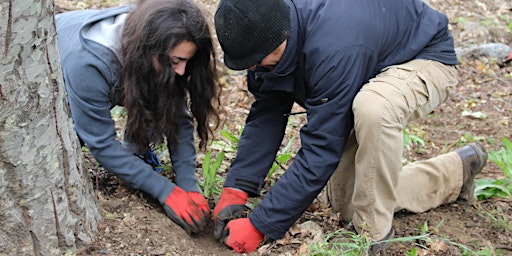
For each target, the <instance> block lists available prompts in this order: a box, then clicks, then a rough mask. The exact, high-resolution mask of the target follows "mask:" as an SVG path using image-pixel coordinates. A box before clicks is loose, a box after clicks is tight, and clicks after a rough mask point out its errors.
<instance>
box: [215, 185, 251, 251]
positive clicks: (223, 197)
mask: <svg viewBox="0 0 512 256" xmlns="http://www.w3.org/2000/svg"><path fill="white" fill-rule="evenodd" d="M247 197H248V195H247V193H245V192H244V191H242V190H240V189H236V188H228V187H226V188H224V189H223V190H222V193H221V194H220V199H219V202H218V203H217V205H216V206H215V209H214V210H213V221H214V223H215V228H214V230H213V235H214V236H215V239H217V240H219V241H221V242H222V241H223V240H224V235H223V234H224V228H225V227H226V225H227V224H228V222H229V221H230V220H233V219H237V218H245V217H247V214H248V213H249V207H247V206H245V203H247Z"/></svg>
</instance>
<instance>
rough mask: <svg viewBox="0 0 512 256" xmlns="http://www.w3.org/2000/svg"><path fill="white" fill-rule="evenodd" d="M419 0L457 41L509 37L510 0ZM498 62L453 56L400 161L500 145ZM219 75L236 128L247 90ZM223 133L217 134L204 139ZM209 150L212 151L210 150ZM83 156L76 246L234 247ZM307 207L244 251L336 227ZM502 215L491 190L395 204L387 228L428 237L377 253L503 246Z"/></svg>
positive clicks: (293, 129) (508, 243) (281, 249)
mask: <svg viewBox="0 0 512 256" xmlns="http://www.w3.org/2000/svg"><path fill="white" fill-rule="evenodd" d="M55 2H56V5H57V7H58V9H57V10H59V11H67V10H72V9H77V8H78V9H84V8H104V7H108V6H110V5H114V4H112V3H111V2H108V1H100V0H84V1H76V0H56V1H55ZM195 2H197V3H198V4H200V5H202V6H203V7H205V10H206V11H207V12H208V13H209V14H208V15H209V17H210V18H211V14H212V13H213V12H214V11H215V8H216V4H217V2H218V0H195ZM429 3H430V4H431V5H432V6H433V7H434V8H436V9H437V10H439V11H441V12H443V13H446V14H447V16H448V18H449V19H450V21H451V23H450V28H451V30H452V33H453V35H454V39H455V45H456V47H457V48H467V47H472V46H476V45H483V44H487V43H503V44H509V45H510V44H512V25H509V23H510V22H511V21H512V10H511V8H512V4H511V2H510V0H477V1H464V0H435V1H433V0H431V1H429ZM117 4H119V2H117ZM218 56H219V57H221V56H222V54H221V53H220V49H219V54H218ZM501 61H502V60H500V59H495V58H487V57H485V56H475V58H468V59H464V60H461V63H460V65H459V72H460V83H459V84H458V85H457V86H456V87H455V88H453V90H452V95H451V97H450V99H449V100H448V101H447V102H445V103H444V104H443V105H442V106H441V107H440V108H439V109H437V110H436V111H435V112H433V113H432V114H431V115H429V117H428V118H424V119H422V120H419V121H415V122H412V123H410V125H409V127H408V131H409V132H410V133H411V134H413V135H416V136H418V137H419V138H421V140H423V141H424V142H425V144H424V145H412V146H413V148H412V149H411V150H407V151H406V154H405V155H404V158H405V159H406V160H407V161H414V160H418V159H427V158H430V157H433V156H436V155H439V154H442V153H445V152H449V151H452V150H454V149H455V148H457V147H459V146H461V145H464V144H466V143H469V142H472V141H480V142H481V143H483V144H484V145H485V146H486V147H487V149H488V150H498V149H499V148H500V146H502V145H503V144H502V143H501V140H500V138H501V137H506V138H508V139H509V140H510V139H511V138H512V136H511V131H512V130H511V122H512V120H510V119H511V116H512V87H511V85H512V65H510V64H508V65H502V62H501ZM223 81H224V85H225V86H224V88H223V90H224V91H223V96H222V107H223V115H222V118H223V120H224V124H223V127H224V129H225V130H227V131H229V132H230V133H231V134H234V135H236V136H238V135H239V131H240V128H241V127H242V126H243V123H244V120H245V117H246V115H247V113H248V109H249V107H250V104H251V102H252V98H251V95H250V94H249V92H248V91H247V89H246V86H245V83H244V82H245V79H244V77H243V73H240V72H232V71H229V72H226V73H225V76H224V78H223ZM468 113H470V115H468ZM289 123H290V125H289V127H288V129H287V135H286V139H285V141H284V142H283V145H287V142H288V141H289V140H290V139H291V138H294V137H295V135H297V133H298V130H299V128H300V125H302V124H304V123H305V119H304V117H303V116H301V115H297V116H292V117H291V119H290V122H289ZM217 135H218V134H217ZM223 139H224V138H223V136H220V135H218V136H217V138H215V139H214V140H218V141H222V140H223ZM291 145H292V150H295V151H296V150H297V149H298V147H299V142H298V141H292V143H291ZM212 151H213V153H212V154H213V155H214V156H215V152H216V151H215V150H212ZM295 151H294V152H295ZM199 154H200V155H199V157H198V172H197V175H198V177H199V178H200V179H202V174H201V171H200V170H201V166H202V161H203V159H204V158H203V157H204V152H202V153H199ZM233 155H234V152H227V154H226V159H225V160H224V163H223V165H222V166H221V171H220V173H221V175H222V173H225V170H226V168H227V166H229V163H230V161H231V160H232V158H233ZM85 156H86V159H87V163H88V168H89V170H90V173H91V180H92V182H93V184H94V186H95V189H96V193H97V196H98V203H99V206H100V209H101V212H102V215H103V221H102V222H101V223H100V225H99V227H98V234H97V239H96V241H95V242H94V243H93V244H91V245H89V246H87V247H86V248H81V249H80V250H79V252H78V255H239V254H236V253H233V252H232V251H231V250H230V249H229V248H227V247H226V246H224V245H223V244H221V243H219V242H218V241H216V240H215V239H214V238H213V224H210V225H209V226H208V228H207V230H206V231H205V232H204V233H202V234H200V235H198V236H195V237H190V236H188V235H187V234H186V232H185V231H183V230H182V229H181V228H180V227H179V226H177V225H176V224H174V223H173V222H172V221H171V220H170V219H169V218H167V217H166V215H165V213H164V212H163V210H162V208H161V207H160V206H159V204H158V203H157V202H156V201H155V200H153V199H152V198H150V197H148V196H146V195H144V194H143V193H141V192H140V191H134V190H132V189H130V188H127V187H126V186H124V185H123V183H122V182H121V181H120V180H118V179H116V178H115V177H114V176H112V175H111V174H110V173H109V172H107V171H105V170H104V169H103V168H102V167H100V166H98V165H97V164H96V162H95V161H94V160H93V159H92V158H91V157H90V155H88V154H87V153H86V154H85ZM163 160H164V161H165V157H164V159H163ZM501 177H503V172H502V171H501V170H500V169H499V167H498V166H497V165H496V164H495V163H493V162H491V161H489V162H488V165H487V166H486V167H485V168H484V169H483V171H482V173H481V174H479V175H478V176H477V178H478V179H498V178H501ZM267 188H268V187H267ZM212 199H213V200H215V198H212ZM314 206H315V207H310V209H309V210H308V211H307V212H306V213H304V214H303V216H302V217H301V218H300V220H299V221H297V223H296V225H295V226H294V227H292V229H290V232H288V233H287V234H286V236H285V237H284V238H283V239H281V240H278V241H274V242H271V243H268V244H265V245H263V246H262V247H260V249H259V250H258V251H257V252H254V253H252V254H250V255H279V254H281V255H306V254H307V250H306V248H307V245H308V244H311V243H312V241H313V240H314V241H318V240H315V239H314V238H315V237H317V238H318V236H317V235H318V234H321V235H322V236H320V237H323V236H325V235H328V234H329V233H332V232H333V231H335V230H338V229H340V228H342V226H341V225H340V222H339V216H338V215H336V214H333V213H332V212H331V211H330V208H329V206H328V205H324V204H321V203H320V201H315V205H314ZM493 219H495V220H493ZM497 220H503V222H502V224H501V225H499V222H498V221H497ZM510 222H512V201H511V200H507V199H499V198H492V199H487V200H483V201H477V202H476V203H474V204H467V203H461V202H456V203H453V204H450V205H445V206H441V207H438V208H436V209H433V210H430V211H427V212H425V213H421V214H410V213H407V212H400V213H397V214H396V216H395V219H394V223H393V225H394V227H395V230H396V236H397V237H407V236H414V235H419V234H422V233H425V232H428V233H430V236H429V239H428V240H427V241H420V244H421V246H420V245H417V244H416V245H415V244H412V243H395V244H393V245H392V246H391V248H390V249H389V250H388V251H387V252H386V253H385V254H386V255H406V254H407V253H408V252H410V251H411V248H413V247H416V255H462V252H461V250H460V249H459V248H458V247H457V246H456V245H457V244H462V245H464V246H467V247H468V248H470V249H471V250H473V251H475V252H476V251H479V250H481V249H483V248H492V249H490V250H488V251H487V254H484V253H483V252H482V253H481V254H478V255H512V230H511V227H510ZM503 223H505V224H503ZM297 230H298V231H297ZM468 255H472V254H471V253H469V254H468Z"/></svg>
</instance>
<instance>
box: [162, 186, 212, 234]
mask: <svg viewBox="0 0 512 256" xmlns="http://www.w3.org/2000/svg"><path fill="white" fill-rule="evenodd" d="M163 208H164V210H165V213H166V214H167V216H169V218H171V220H173V221H174V222H176V224H178V225H180V226H181V227H182V228H183V229H185V231H187V233H188V234H189V235H192V234H197V233H199V232H201V231H203V230H204V228H205V227H206V225H207V224H208V219H209V217H210V216H209V215H208V214H207V213H205V211H204V210H203V209H201V208H202V207H201V206H198V205H197V203H196V202H194V200H193V199H192V198H190V196H189V195H188V194H187V192H185V190H183V189H181V188H180V187H178V186H176V187H175V188H174V189H173V190H172V192H171V193H170V194H169V196H168V197H167V199H165V202H164V205H163Z"/></svg>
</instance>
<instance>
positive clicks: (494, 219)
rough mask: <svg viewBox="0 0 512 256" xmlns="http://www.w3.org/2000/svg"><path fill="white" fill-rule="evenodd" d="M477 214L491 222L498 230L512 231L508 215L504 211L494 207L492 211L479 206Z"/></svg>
mask: <svg viewBox="0 0 512 256" xmlns="http://www.w3.org/2000/svg"><path fill="white" fill-rule="evenodd" d="M478 210H479V211H478V212H477V214H478V215H479V216H480V217H482V218H485V219H488V220H489V221H491V225H493V226H494V227H496V228H502V229H505V230H512V224H511V222H510V220H509V219H508V217H507V215H506V214H504V213H503V210H502V209H499V208H497V207H495V206H492V207H491V209H490V210H487V209H484V208H483V207H482V206H481V205H478Z"/></svg>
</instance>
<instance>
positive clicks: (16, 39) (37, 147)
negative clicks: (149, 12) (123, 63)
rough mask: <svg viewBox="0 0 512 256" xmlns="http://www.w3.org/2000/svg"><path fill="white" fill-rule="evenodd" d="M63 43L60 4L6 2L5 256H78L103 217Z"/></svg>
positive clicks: (1, 159) (1, 18) (1, 134)
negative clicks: (70, 99)
mask: <svg viewBox="0 0 512 256" xmlns="http://www.w3.org/2000/svg"><path fill="white" fill-rule="evenodd" d="M56 41H57V40H56V32H55V21H54V6H53V1H52V0H49V1H45V0H39V1H32V0H21V1H14V0H3V1H2V2H1V3H0V255H58V254H66V253H71V254H73V253H74V252H76V250H77V248H80V245H83V244H88V243H90V242H91V241H92V239H93V238H94V236H95V234H96V233H97V225H98V222H99V221H100V219H101V215H100V213H99V210H98V206H97V200H96V197H95V196H94V193H93V189H92V184H91V182H90V179H89V174H88V173H87V169H86V168H85V165H84V160H83V155H82V153H81V150H80V146H79V143H78V138H77V136H76V134H75V131H74V129H73V126H72V122H71V119H70V114H69V113H70V112H69V109H68V106H67V102H66V98H65V97H66V94H65V88H64V84H63V80H62V73H61V69H60V64H59V55H58V51H57V46H56Z"/></svg>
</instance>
